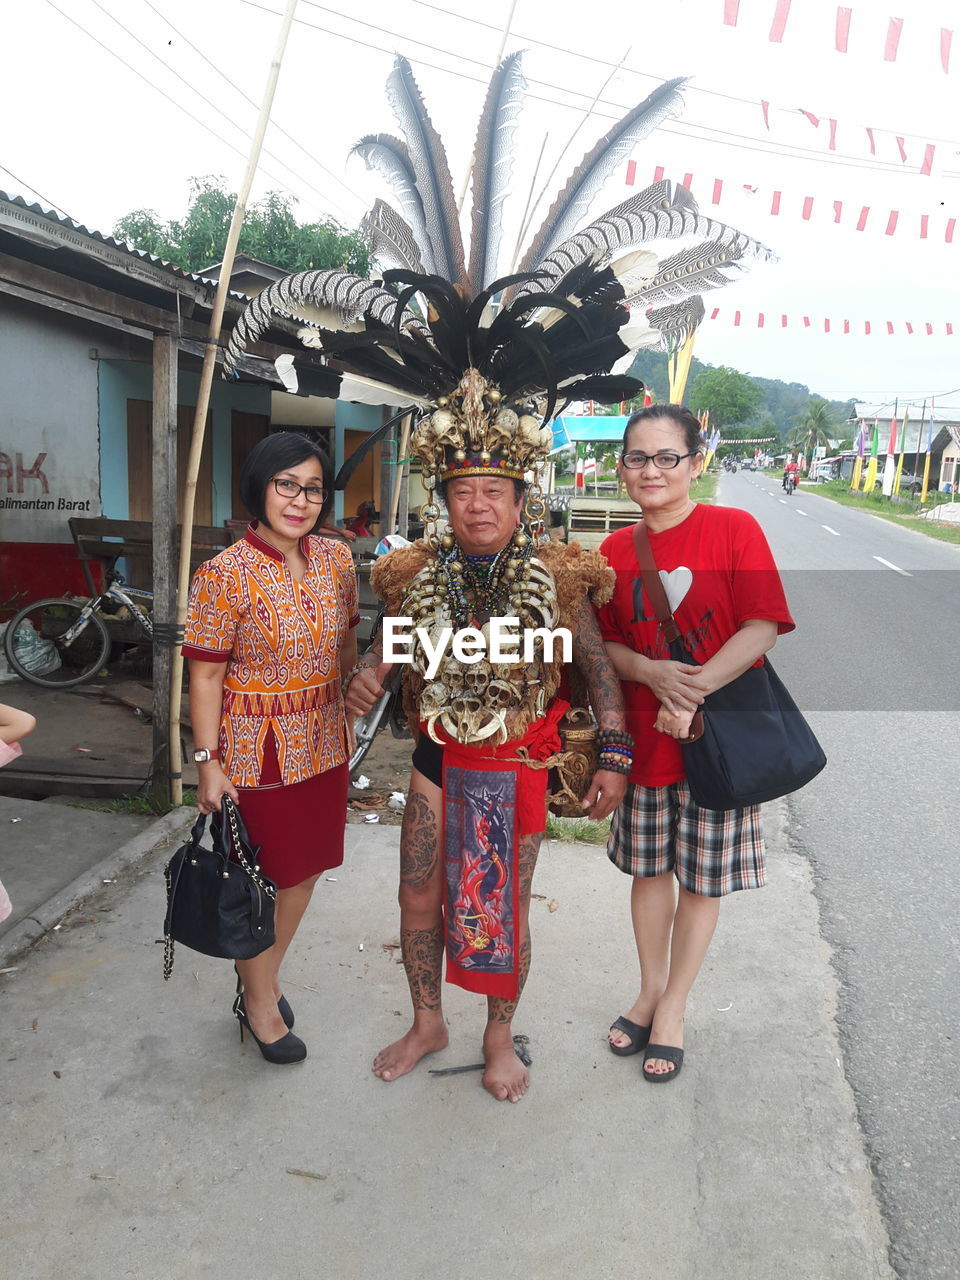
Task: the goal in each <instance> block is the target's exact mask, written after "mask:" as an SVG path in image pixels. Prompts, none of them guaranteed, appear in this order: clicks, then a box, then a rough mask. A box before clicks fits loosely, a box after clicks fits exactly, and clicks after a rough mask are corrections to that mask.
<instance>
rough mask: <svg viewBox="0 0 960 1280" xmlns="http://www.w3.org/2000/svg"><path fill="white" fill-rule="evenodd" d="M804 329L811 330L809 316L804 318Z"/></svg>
mask: <svg viewBox="0 0 960 1280" xmlns="http://www.w3.org/2000/svg"><path fill="white" fill-rule="evenodd" d="M803 327H804V328H805V329H809V328H810V317H809V316H804V317H803Z"/></svg>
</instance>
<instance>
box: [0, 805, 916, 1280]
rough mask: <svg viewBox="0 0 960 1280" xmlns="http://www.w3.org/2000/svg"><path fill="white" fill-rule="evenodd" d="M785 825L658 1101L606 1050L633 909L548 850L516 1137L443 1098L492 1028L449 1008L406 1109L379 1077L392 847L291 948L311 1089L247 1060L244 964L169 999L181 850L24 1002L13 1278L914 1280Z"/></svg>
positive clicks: (91, 914)
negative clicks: (875, 1177) (843, 1048)
mask: <svg viewBox="0 0 960 1280" xmlns="http://www.w3.org/2000/svg"><path fill="white" fill-rule="evenodd" d="M784 812H785V810H784V808H783V806H782V805H772V806H769V807H768V818H767V825H768V837H769V838H768V844H769V864H770V884H769V885H768V887H767V888H766V889H764V890H763V891H761V892H759V893H752V894H746V893H745V894H738V895H735V896H734V897H733V898H732V899H730V900H729V901H728V902H727V903H725V904H724V908H723V910H722V912H721V922H720V928H719V931H718V934H717V938H716V941H715V943H714V946H713V949H712V952H711V955H710V958H709V960H708V963H707V966H706V967H705V970H704V972H703V974H702V976H701V978H700V981H699V983H698V986H697V990H696V992H695V996H694V999H693V1000H692V1002H691V1008H690V1012H689V1018H688V1021H689V1032H688V1036H687V1061H686V1063H685V1065H684V1069H683V1074H682V1076H681V1077H680V1079H679V1080H677V1081H676V1083H675V1084H671V1085H668V1086H665V1087H661V1088H652V1087H651V1086H649V1085H648V1084H646V1083H645V1082H644V1081H643V1080H642V1079H641V1074H640V1063H639V1059H638V1058H628V1059H618V1058H615V1057H614V1056H613V1055H611V1054H610V1053H609V1052H608V1051H607V1049H606V1048H605V1045H604V1035H605V1030H606V1027H607V1026H608V1025H609V1023H610V1021H611V1020H612V1018H613V1017H614V1016H616V1014H617V1013H619V1012H621V1011H622V1010H623V1009H625V1008H627V1007H628V1006H629V1004H630V1002H631V1001H632V999H633V996H634V995H635V982H636V978H635V971H636V960H635V955H634V948H633V941H632V935H631V931H630V925H629V919H628V882H627V881H626V879H625V878H624V877H622V876H621V875H620V874H619V873H618V872H616V871H615V870H614V869H613V868H612V867H611V866H610V865H609V863H608V862H607V860H606V857H605V856H604V854H603V851H602V850H600V849H597V848H595V847H592V846H584V845H559V844H553V845H550V846H546V847H545V848H544V850H543V852H542V854H541V858H540V866H539V868H538V871H537V877H536V880H535V883H534V891H535V892H536V893H537V894H538V895H541V896H538V897H537V899H536V901H535V903H534V909H533V938H534V964H533V971H532V976H531V979H530V982H529V984H528V987H527V993H526V995H525V998H524V1002H523V1005H522V1006H521V1010H520V1014H519V1016H518V1019H517V1024H516V1026H515V1030H517V1031H521V1032H524V1033H526V1034H527V1035H528V1036H529V1037H530V1041H531V1052H532V1055H533V1058H534V1065H533V1068H532V1076H533V1084H532V1087H531V1089H530V1092H529V1093H528V1095H527V1097H526V1098H525V1099H524V1100H523V1101H522V1102H521V1103H520V1104H518V1105H517V1106H510V1105H509V1104H505V1103H496V1102H494V1101H493V1100H492V1099H491V1098H490V1097H489V1096H488V1095H487V1094H486V1093H485V1092H484V1091H483V1089H482V1088H481V1086H480V1081H479V1075H478V1074H466V1075H460V1076H451V1077H445V1078H435V1077H431V1076H430V1075H429V1074H428V1067H429V1066H431V1065H437V1066H452V1065H460V1064H466V1063H471V1062H475V1061H477V1060H478V1059H479V1048H480V1034H481V1031H482V1024H483V1009H482V1002H481V1001H480V1000H479V999H478V998H477V997H472V996H469V995H468V994H466V993H464V992H461V991H459V990H457V989H455V988H451V987H446V988H445V991H444V1001H445V1007H446V1010H447V1017H448V1021H449V1023H450V1029H451V1043H450V1047H449V1048H448V1049H447V1050H445V1051H444V1052H443V1053H442V1054H440V1055H437V1058H436V1059H435V1060H434V1061H428V1062H427V1063H425V1064H423V1065H421V1067H420V1068H419V1069H418V1070H417V1071H416V1072H414V1073H413V1074H411V1075H410V1076H407V1077H404V1078H403V1079H401V1080H399V1081H397V1082H395V1083H394V1084H392V1085H385V1084H383V1083H381V1082H380V1081H379V1080H377V1079H376V1078H375V1077H374V1076H373V1075H372V1074H371V1073H370V1070H369V1064H370V1061H371V1059H372V1057H373V1055H374V1053H375V1052H376V1050H377V1049H378V1048H379V1047H381V1046H382V1045H383V1044H384V1043H386V1042H387V1041H389V1040H391V1039H394V1038H395V1037H396V1036H397V1035H399V1034H400V1033H401V1032H402V1031H403V1030H404V1029H405V1027H406V1023H407V994H406V984H405V981H404V976H403V970H402V967H401V966H400V965H399V964H398V952H397V950H396V949H395V948H394V946H393V945H392V944H394V943H395V942H396V940H397V936H398V935H397V929H398V923H397V915H396V907H395V891H396V868H397V842H398V832H397V830H396V829H395V828H386V827H378V826H376V825H372V826H351V827H349V828H348V830H347V859H346V863H345V865H344V867H342V868H339V869H338V870H336V871H334V872H331V873H330V875H329V876H328V877H327V878H326V879H325V880H324V881H323V882H321V885H320V886H319V890H318V894H317V899H316V901H315V903H314V906H313V908H312V910H311V913H310V915H309V916H308V917H307V919H306V921H305V923H304V926H303V929H302V930H301V933H300V935H299V937H298V940H297V943H296V944H295V949H294V953H293V954H292V955H291V957H290V962H289V964H288V966H287V970H286V974H287V983H286V993H287V995H288V997H289V998H290V1001H291V1003H292V1004H293V1006H294V1008H295V1010H296V1015H297V1031H298V1033H300V1034H302V1035H303V1037H304V1039H305V1040H306V1041H307V1044H308V1047H309V1050H310V1056H309V1057H308V1059H307V1061H306V1063H304V1064H303V1065H302V1066H296V1067H289V1068H276V1067H271V1066H269V1065H268V1064H266V1063H265V1062H264V1061H263V1060H262V1059H261V1057H260V1055H259V1053H258V1051H257V1049H256V1046H255V1045H250V1044H249V1043H248V1045H247V1046H246V1047H244V1048H241V1047H240V1044H239V1040H238V1034H237V1028H236V1024H235V1022H234V1021H233V1019H232V1018H231V1016H230V1002H231V998H232V989H233V983H232V974H231V972H230V966H229V964H228V963H227V962H223V961H212V960H208V959H206V958H204V957H200V956H196V955H195V954H193V953H191V952H189V951H186V950H185V949H182V948H178V954H177V960H176V966H175V969H174V974H173V978H172V980H171V981H170V982H169V983H167V984H164V983H163V981H162V978H161V951H162V949H161V948H160V947H159V946H157V945H156V939H157V938H158V937H159V936H160V932H161V920H162V916H163V901H164V895H163V881H162V875H161V872H162V867H163V863H164V861H165V858H166V856H168V853H169V849H165V850H163V851H161V852H157V853H155V854H154V855H152V856H151V857H150V858H149V859H148V860H147V861H146V862H142V861H141V862H140V863H139V864H138V865H137V866H135V867H134V868H133V869H131V870H130V871H128V872H127V873H126V874H124V875H121V877H120V879H119V881H118V882H117V883H114V884H110V885H103V884H102V883H101V884H100V886H99V892H98V893H97V894H95V895H94V896H92V897H88V898H87V899H86V900H85V903H84V908H83V910H82V911H78V912H76V913H74V915H72V916H71V917H70V918H69V920H68V921H67V923H66V925H65V926H64V927H63V928H61V929H60V930H59V931H58V932H56V933H50V934H48V935H47V936H46V938H45V939H44V940H43V941H41V942H40V943H38V944H37V945H36V946H35V947H34V948H33V949H32V950H31V951H29V952H27V953H26V954H24V955H23V956H21V958H20V959H19V960H18V961H16V962H15V967H14V969H13V972H8V973H6V974H4V975H3V976H0V1028H2V1037H3V1063H4V1087H3V1091H2V1111H0V1115H2V1127H3V1132H4V1137H5V1139H6V1143H5V1150H6V1151H7V1152H8V1153H9V1154H8V1156H7V1159H6V1160H5V1161H4V1162H3V1168H2V1171H0V1203H2V1204H3V1206H4V1212H3V1214H2V1217H0V1274H2V1275H4V1276H7V1275H10V1276H13V1275H16V1276H17V1277H19V1280H49V1278H50V1277H53V1276H57V1275H61V1274H63V1275H69V1276H70V1277H71V1280H105V1278H107V1277H109V1278H110V1280H114V1278H118V1277H136V1278H137V1280H161V1278H162V1280H179V1278H180V1277H183V1278H184V1280H186V1278H188V1277H189V1280H193V1277H195V1276H196V1275H198V1274H202V1275H204V1276H206V1277H208V1278H209V1280H236V1277H238V1276H245V1275H253V1276H258V1277H263V1280H281V1278H282V1280H300V1277H303V1278H304V1280H306V1278H307V1277H310V1280H382V1278H383V1277H389V1280H414V1278H416V1280H434V1278H435V1277H437V1278H439V1277H441V1276H447V1275H450V1276H464V1275H466V1276H472V1275H477V1274H482V1275H484V1276H486V1275H487V1274H490V1275H493V1276H496V1277H499V1278H501V1280H521V1278H522V1280H567V1277H569V1278H570V1280H606V1278H607V1277H611V1278H614V1277H615V1278H616V1280H624V1278H625V1277H635V1276H637V1277H647V1276H650V1277H653V1276H658V1277H664V1278H665V1280H733V1278H734V1277H736V1280H754V1278H755V1280H801V1278H802V1280H875V1278H876V1280H880V1278H883V1280H889V1278H890V1277H892V1275H893V1273H892V1271H891V1269H890V1267H889V1265H888V1262H887V1241H886V1237H885V1233H884V1229H883V1225H882V1223H881V1221H880V1217H879V1213H878V1210H877V1207H876V1203H875V1200H874V1197H873V1188H872V1184H871V1178H870V1173H869V1170H868V1168H867V1165H866V1161H865V1158H864V1152H863V1146H862V1141H861V1136H860V1132H859V1129H858V1127H857V1123H856V1117H855V1112H854V1105H853V1099H852V1096H851V1092H850V1090H849V1088H848V1086H847V1084H846V1082H845V1079H844V1075H843V1070H842V1065H841V1059H840V1049H839V1045H838V1039H837V1029H836V1025H835V1021H834V1018H835V1009H836V988H835V981H834V976H833V971H832V969H831V966H830V956H829V952H828V949H827V947H826V945H825V944H824V943H823V942H822V941H821V939H820V933H819V921H818V916H817V908H816V902H815V899H814V896H813V893H812V888H811V882H810V877H809V873H808V870H807V867H806V864H805V863H804V862H803V861H802V860H801V859H799V858H798V857H796V856H795V855H793V854H792V853H791V852H790V851H789V849H788V848H787V847H786V842H785V840H784V838H783V835H782V829H781V828H782V820H783V814H784ZM168 843H172V837H170V834H169V833H168ZM105 878H113V877H104V876H101V877H100V879H101V880H102V879H105ZM551 902H555V903H556V904H557V905H556V909H555V910H554V911H551V910H550V909H549V907H550V904H551Z"/></svg>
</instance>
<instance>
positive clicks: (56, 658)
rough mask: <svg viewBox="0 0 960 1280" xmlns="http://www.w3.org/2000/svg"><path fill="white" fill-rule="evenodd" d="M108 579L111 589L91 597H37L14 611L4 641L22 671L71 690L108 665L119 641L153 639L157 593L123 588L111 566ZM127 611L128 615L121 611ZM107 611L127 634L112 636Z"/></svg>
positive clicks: (50, 686) (17, 669)
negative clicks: (153, 616) (154, 596)
mask: <svg viewBox="0 0 960 1280" xmlns="http://www.w3.org/2000/svg"><path fill="white" fill-rule="evenodd" d="M106 582H107V585H106V588H105V589H104V590H103V591H101V593H100V594H99V595H98V596H94V597H93V599H91V600H87V601H86V602H84V601H83V600H82V599H80V600H78V599H73V598H71V597H64V598H62V599H45V600H35V601H34V602H33V603H32V604H28V605H26V607H25V608H23V609H21V610H20V611H19V613H16V614H14V616H13V617H12V618H11V619H10V621H9V622H8V623H7V627H6V631H5V632H4V637H3V645H4V649H5V651H6V655H7V661H8V662H9V664H10V666H11V667H12V668H13V670H14V671H15V672H16V673H17V675H18V676H21V677H22V678H23V679H24V680H28V681H29V682H30V683H31V684H37V685H40V686H41V687H42V688H44V689H69V688H72V687H74V686H75V685H78V684H83V683H84V682H85V681H87V680H92V679H93V678H94V677H95V676H96V675H97V673H98V672H100V671H101V670H102V669H103V667H104V666H105V665H106V663H107V661H108V659H109V657H110V652H111V649H112V647H113V645H114V643H115V642H117V643H124V642H125V641H127V640H128V639H132V642H133V643H152V642H153V619H152V617H151V616H150V612H149V605H151V604H152V603H153V592H152V591H142V590H140V588H138V587H127V589H126V590H123V587H122V584H123V583H124V578H123V575H122V574H119V573H117V572H116V571H115V570H113V569H110V570H108V571H107V574H106ZM123 610H126V614H127V616H126V617H125V618H124V617H121V616H119V615H120V614H121V613H122V611H123ZM104 615H106V617H107V618H108V619H110V621H111V624H112V627H113V630H114V632H115V633H116V632H120V633H121V634H114V635H111V628H110V627H108V625H107V622H106V621H104Z"/></svg>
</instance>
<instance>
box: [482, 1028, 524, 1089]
mask: <svg viewBox="0 0 960 1280" xmlns="http://www.w3.org/2000/svg"><path fill="white" fill-rule="evenodd" d="M498 1030H499V1029H498ZM483 1059H484V1061H485V1062H486V1064H487V1069H486V1071H484V1073H483V1087H484V1088H485V1089H486V1091H487V1093H489V1094H491V1095H492V1096H493V1097H494V1098H496V1099H497V1101H498V1102H519V1101H520V1099H521V1098H522V1097H523V1095H524V1094H525V1093H526V1092H527V1086H528V1085H529V1083H530V1073H529V1071H527V1068H526V1067H525V1066H524V1065H523V1063H522V1062H521V1061H520V1059H519V1058H518V1057H517V1051H516V1049H515V1048H514V1047H513V1036H512V1034H511V1033H510V1030H509V1028H508V1029H507V1035H506V1039H504V1038H503V1036H502V1034H496V1035H491V1034H490V1032H489V1031H488V1032H487V1033H486V1035H485V1036H484V1037H483Z"/></svg>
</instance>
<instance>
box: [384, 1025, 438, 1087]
mask: <svg viewBox="0 0 960 1280" xmlns="http://www.w3.org/2000/svg"><path fill="white" fill-rule="evenodd" d="M449 1039H450V1037H449V1035H448V1034H447V1027H446V1023H445V1022H444V1021H443V1019H442V1018H441V1019H440V1020H439V1021H438V1022H437V1023H436V1024H431V1025H428V1026H425V1027H424V1026H418V1025H417V1024H416V1023H414V1024H413V1026H412V1027H411V1028H410V1030H409V1031H408V1032H407V1034H406V1035H405V1036H401V1038H400V1039H399V1040H395V1041H394V1042H393V1044H388V1045H387V1047H386V1048H385V1049H381V1050H380V1052H379V1053H378V1054H377V1056H376V1057H375V1058H374V1060H373V1074H374V1075H375V1076H379V1077H380V1079H381V1080H385V1081H386V1082H387V1083H388V1084H389V1083H390V1081H391V1080H396V1078H397V1076H405V1075H406V1074H407V1072H408V1071H412V1070H413V1068H414V1067H415V1066H416V1065H417V1063H418V1062H419V1061H420V1059H421V1058H423V1057H426V1055H427V1054H428V1053H436V1052H437V1050H438V1049H445V1048H446V1047H447V1041H448V1040H449Z"/></svg>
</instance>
